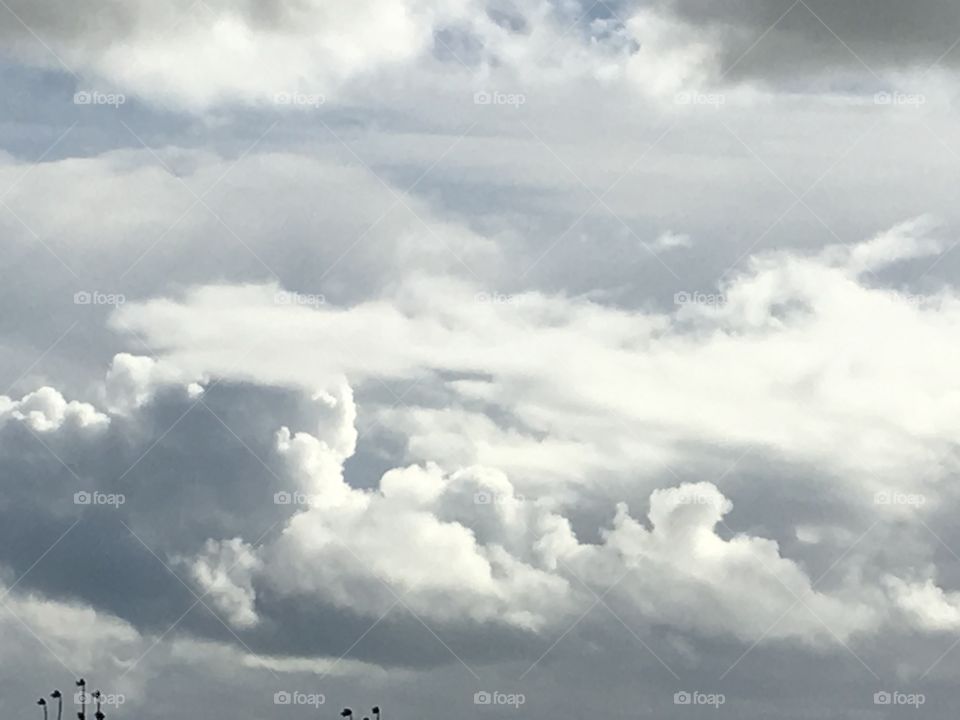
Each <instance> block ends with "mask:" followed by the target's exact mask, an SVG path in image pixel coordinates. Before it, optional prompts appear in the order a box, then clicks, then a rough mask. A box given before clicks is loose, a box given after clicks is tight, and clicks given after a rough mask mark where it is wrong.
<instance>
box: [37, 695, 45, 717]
mask: <svg viewBox="0 0 960 720" xmlns="http://www.w3.org/2000/svg"><path fill="white" fill-rule="evenodd" d="M37 705H39V706H40V707H42V708H43V720H47V701H46V700H44V699H43V698H40V699H39V700H37Z"/></svg>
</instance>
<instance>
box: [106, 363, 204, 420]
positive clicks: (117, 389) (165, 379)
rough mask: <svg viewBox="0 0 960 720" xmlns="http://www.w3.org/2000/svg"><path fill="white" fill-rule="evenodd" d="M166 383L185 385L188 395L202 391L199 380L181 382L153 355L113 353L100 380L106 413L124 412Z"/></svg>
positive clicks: (127, 411)
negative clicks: (103, 376)
mask: <svg viewBox="0 0 960 720" xmlns="http://www.w3.org/2000/svg"><path fill="white" fill-rule="evenodd" d="M170 385H181V386H185V392H186V393H187V395H188V396H190V397H196V396H198V395H200V394H201V393H202V391H203V387H202V385H200V384H199V383H197V382H185V380H184V378H182V377H180V376H179V375H178V373H177V372H176V371H175V370H174V369H172V368H168V367H164V366H161V365H159V364H158V363H157V361H156V360H154V359H153V358H150V357H146V356H144V355H131V354H130V353H117V354H116V355H114V357H113V360H112V361H111V363H110V367H109V368H108V370H107V374H106V378H105V380H104V384H103V396H104V401H105V403H106V407H107V408H108V409H109V410H110V412H112V413H117V414H128V413H130V412H131V411H133V410H136V409H137V408H140V407H142V406H144V405H146V404H147V403H149V402H150V401H151V400H153V398H154V396H155V395H156V393H157V391H158V390H159V389H160V388H163V387H165V386H170Z"/></svg>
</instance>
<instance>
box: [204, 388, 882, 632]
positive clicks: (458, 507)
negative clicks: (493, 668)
mask: <svg viewBox="0 0 960 720" xmlns="http://www.w3.org/2000/svg"><path fill="white" fill-rule="evenodd" d="M336 402H337V404H339V405H341V406H342V405H349V404H351V403H352V400H351V396H350V394H349V392H348V391H346V389H345V388H342V387H341V389H340V390H339V391H338V394H337V399H336ZM352 416H353V413H352V412H344V413H342V414H341V420H340V422H339V423H334V424H333V425H328V426H327V430H328V433H329V434H330V437H331V438H334V439H333V441H332V442H328V441H327V440H323V439H320V438H318V437H317V436H314V435H311V434H309V433H297V434H295V435H292V434H291V433H290V431H289V430H287V429H286V428H284V429H282V430H281V431H279V433H278V435H277V449H278V451H279V452H280V453H281V455H283V456H284V457H285V458H286V460H287V463H288V467H289V472H290V474H291V476H292V478H293V479H294V480H295V481H296V483H297V484H296V487H295V489H294V490H293V492H291V493H290V494H289V495H288V497H289V499H288V500H287V502H295V503H296V505H297V507H296V508H295V510H296V511H295V513H294V515H293V516H292V517H291V518H290V520H289V521H288V523H287V525H286V527H285V528H284V530H283V532H282V536H281V537H280V539H278V540H277V541H275V542H272V543H268V544H267V545H266V546H265V547H263V548H262V549H259V550H256V551H253V550H252V549H251V548H250V547H249V546H247V545H246V544H244V543H243V542H242V541H241V540H239V539H233V540H230V541H227V542H218V541H215V540H210V541H208V543H207V545H206V547H205V548H204V550H203V551H202V552H201V553H199V554H198V555H197V556H196V557H194V558H192V559H190V560H188V561H186V562H188V564H189V565H190V567H191V568H192V574H193V578H194V580H195V581H196V582H197V584H198V586H199V587H200V588H201V589H203V590H205V591H207V592H210V593H211V594H212V595H213V596H214V597H215V598H216V599H217V602H218V605H219V606H220V607H221V608H222V609H224V610H225V611H226V612H227V613H228V615H229V616H230V617H231V618H232V620H233V622H234V624H236V625H237V626H238V627H245V626H246V627H249V626H251V625H252V624H254V622H256V611H255V610H254V607H253V602H254V600H255V597H256V591H255V588H256V586H257V585H258V584H263V585H264V586H265V587H268V588H269V589H270V591H271V593H275V594H280V595H286V596H291V597H296V598H300V599H301V600H303V601H307V600H308V599H310V598H313V599H314V601H317V600H321V601H324V602H328V603H331V604H333V605H335V606H337V607H339V608H341V609H342V610H344V611H346V612H350V613H359V614H362V615H368V616H371V617H377V616H380V615H382V614H384V613H386V612H388V611H389V610H390V609H391V607H392V606H393V605H395V604H396V603H397V602H400V601H402V602H403V603H404V605H405V606H406V607H408V608H409V609H411V610H412V611H413V612H415V613H417V614H418V615H420V616H422V617H423V618H425V619H427V621H428V622H434V623H441V624H443V623H445V624H459V623H463V622H465V621H467V620H469V621H472V622H476V623H480V624H495V625H496V624H504V625H507V626H514V627H516V628H518V629H522V630H526V631H530V632H536V633H543V632H546V631H549V630H551V629H552V630H553V631H555V630H556V629H557V628H560V627H562V625H563V623H564V622H568V621H569V619H570V617H571V616H572V615H573V614H574V613H578V612H583V610H585V609H586V608H587V607H588V606H589V605H590V603H591V602H592V596H591V594H590V593H589V592H585V591H584V589H583V587H582V586H581V585H580V583H583V582H586V583H588V584H589V586H591V587H592V588H594V590H593V592H595V593H599V592H603V591H605V590H608V589H610V588H612V587H614V586H617V585H621V582H622V581H625V580H626V581H625V582H622V586H621V587H619V588H618V589H617V592H616V593H613V594H612V595H611V598H616V601H617V602H620V603H622V604H623V605H624V606H625V607H626V611H627V612H628V613H629V614H630V615H631V616H633V617H635V618H636V619H637V620H638V621H640V622H643V623H655V624H661V625H667V626H671V627H674V628H676V629H679V630H684V631H689V632H696V633H703V634H706V635H718V636H729V635H732V636H734V637H736V638H738V639H740V640H742V641H744V642H751V641H753V640H755V639H757V638H758V637H764V638H767V639H769V640H771V641H772V640H777V639H785V638H800V639H804V640H805V641H807V642H810V643H812V644H826V645H829V644H831V643H832V642H833V639H834V638H837V637H839V638H841V639H848V638H849V637H850V636H852V635H854V634H857V633H863V632H867V631H872V630H875V629H876V627H877V626H878V625H879V623H880V622H881V619H882V617H881V615H879V614H878V612H877V611H876V610H874V609H872V608H871V607H870V606H869V605H867V604H866V603H865V602H864V601H863V600H862V598H861V597H858V595H860V596H862V589H861V588H859V587H852V588H847V589H846V590H845V595H841V596H830V595H826V594H823V593H820V592H818V591H817V590H815V589H814V587H813V584H812V581H811V580H810V578H809V577H808V576H807V575H806V573H805V572H804V571H803V570H802V569H801V568H800V567H799V566H798V565H797V564H796V563H794V562H792V561H790V560H788V559H786V558H784V557H783V556H782V555H781V554H780V549H779V547H778V545H777V543H775V542H772V541H770V540H766V539H764V538H760V537H751V536H749V535H737V536H735V537H734V538H732V539H730V540H724V539H723V538H721V537H720V536H719V535H718V534H717V532H716V530H717V526H718V525H719V524H721V523H723V516H724V515H726V514H727V513H728V512H729V511H730V509H731V507H732V505H731V503H730V501H729V500H728V499H726V498H725V497H724V496H723V495H722V494H721V493H720V491H719V490H717V488H716V487H715V486H714V485H712V484H710V483H698V484H683V485H681V486H679V487H675V488H671V489H666V490H657V491H655V492H654V493H653V494H652V496H651V498H650V511H649V521H650V525H651V529H650V530H647V529H646V528H644V527H643V525H642V524H641V523H640V522H638V521H637V520H636V519H634V518H633V517H632V516H631V515H630V513H629V510H628V508H627V506H626V505H625V504H621V505H620V506H619V507H618V509H617V514H616V517H615V519H614V521H613V525H612V527H611V528H609V529H608V530H605V531H603V540H602V542H601V543H599V544H589V543H582V542H581V541H580V540H579V539H578V538H577V537H576V535H575V534H574V532H573V531H572V528H571V525H570V523H569V521H568V520H567V518H565V517H563V516H562V515H560V514H558V513H556V512H554V511H552V510H549V509H548V508H547V507H545V506H544V505H543V504H542V503H538V502H536V501H533V500H528V499H526V498H524V497H522V496H520V495H518V493H517V492H516V490H515V488H514V486H513V484H512V483H511V482H510V480H509V479H508V478H507V476H506V475H504V474H503V473H502V472H500V471H497V470H494V469H491V468H484V467H469V468H463V469H460V470H456V471H453V472H444V471H443V470H442V469H441V468H440V467H439V466H437V465H434V464H427V465H423V466H409V467H404V468H396V469H393V470H390V471H388V472H387V473H385V474H384V475H383V477H382V479H381V480H380V483H379V487H378V488H376V489H374V490H363V489H357V488H352V487H351V486H350V485H348V484H347V483H346V482H345V481H344V478H343V472H342V467H343V463H344V461H345V460H346V458H347V455H350V454H352V453H353V451H354V448H353V447H350V446H349V445H348V444H344V443H343V442H340V441H337V440H336V438H337V437H340V438H342V437H343V435H344V433H343V427H344V426H346V425H349V424H351V423H352ZM338 426H339V428H338ZM627 576H629V579H627ZM801 601H802V603H803V607H804V608H805V609H806V610H807V611H808V615H806V616H804V617H800V618H797V617H795V616H794V615H790V616H789V617H784V615H785V614H786V611H788V610H790V609H792V607H793V606H794V605H796V604H797V603H798V602H801Z"/></svg>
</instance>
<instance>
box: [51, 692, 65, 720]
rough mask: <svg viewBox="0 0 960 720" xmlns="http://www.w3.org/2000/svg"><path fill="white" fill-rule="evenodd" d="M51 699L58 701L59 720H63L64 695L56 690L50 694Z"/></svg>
mask: <svg viewBox="0 0 960 720" xmlns="http://www.w3.org/2000/svg"><path fill="white" fill-rule="evenodd" d="M50 697H52V698H56V699H57V720H63V695H61V694H60V691H59V690H54V691H53V692H52V693H50Z"/></svg>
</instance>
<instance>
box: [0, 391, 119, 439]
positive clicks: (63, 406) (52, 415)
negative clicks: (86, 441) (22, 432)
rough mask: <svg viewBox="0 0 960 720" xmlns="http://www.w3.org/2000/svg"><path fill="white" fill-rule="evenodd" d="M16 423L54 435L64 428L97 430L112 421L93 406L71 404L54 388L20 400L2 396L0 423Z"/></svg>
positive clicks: (36, 392) (0, 401)
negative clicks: (15, 421) (56, 431)
mask: <svg viewBox="0 0 960 720" xmlns="http://www.w3.org/2000/svg"><path fill="white" fill-rule="evenodd" d="M10 419H12V420H17V421H19V422H22V423H24V424H25V425H27V426H29V427H30V428H31V429H32V430H34V431H36V432H39V433H47V432H52V431H54V430H59V429H60V428H61V427H64V426H67V427H74V428H79V429H81V430H84V431H96V430H101V429H103V428H105V427H106V426H107V425H109V424H110V418H109V417H108V416H107V415H105V414H103V413H101V412H100V411H98V410H97V409H96V408H95V407H94V406H93V405H91V404H89V403H85V402H79V401H77V400H70V401H68V400H67V399H66V398H64V397H63V395H62V394H61V393H60V392H59V391H58V390H55V389H54V388H52V387H42V388H39V389H38V390H35V391H33V392H31V393H28V394H27V395H24V396H23V397H22V398H21V399H20V400H13V399H12V398H10V397H7V396H6V395H0V424H2V423H3V422H4V421H6V420H10Z"/></svg>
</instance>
